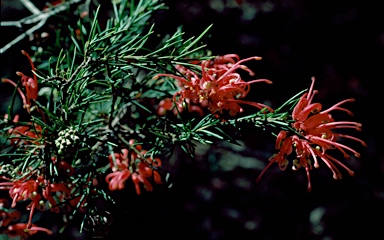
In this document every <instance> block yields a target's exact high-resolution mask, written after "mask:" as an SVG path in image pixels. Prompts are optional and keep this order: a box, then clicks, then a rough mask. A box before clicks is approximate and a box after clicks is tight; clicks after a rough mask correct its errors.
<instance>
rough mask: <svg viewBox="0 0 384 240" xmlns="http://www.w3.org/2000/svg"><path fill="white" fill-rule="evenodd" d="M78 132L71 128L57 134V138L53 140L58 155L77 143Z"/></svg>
mask: <svg viewBox="0 0 384 240" xmlns="http://www.w3.org/2000/svg"><path fill="white" fill-rule="evenodd" d="M79 140H80V138H79V136H78V132H77V130H76V129H74V128H73V127H72V126H71V127H69V128H67V129H64V130H62V131H60V132H59V137H58V138H57V139H56V140H55V145H56V147H57V148H58V149H59V151H58V153H59V154H63V153H64V152H65V151H67V150H68V148H70V147H71V146H74V145H75V144H77V143H78V142H79Z"/></svg>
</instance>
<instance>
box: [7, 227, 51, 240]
mask: <svg viewBox="0 0 384 240" xmlns="http://www.w3.org/2000/svg"><path fill="white" fill-rule="evenodd" d="M39 231H42V232H46V233H47V234H52V233H53V232H52V231H51V230H49V229H46V228H43V227H38V226H37V225H35V224H32V225H31V226H28V225H27V224H25V223H16V224H13V225H9V226H8V229H7V231H6V234H7V235H8V236H9V237H20V238H21V239H23V240H26V239H28V237H30V236H32V235H34V234H36V233H37V232H39Z"/></svg>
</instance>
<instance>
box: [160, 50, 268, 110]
mask: <svg viewBox="0 0 384 240" xmlns="http://www.w3.org/2000/svg"><path fill="white" fill-rule="evenodd" d="M260 59H261V57H250V58H246V59H243V60H240V58H239V56H237V55H236V54H227V55H224V56H219V57H216V58H215V59H214V60H206V61H202V62H201V64H200V67H201V76H200V75H198V74H197V73H195V72H193V71H192V70H190V69H187V68H186V67H184V66H180V65H178V66H176V68H177V69H178V70H179V72H180V73H181V74H182V75H183V77H182V76H177V75H173V74H157V75H156V76H155V77H154V78H155V79H157V78H159V77H171V78H174V79H176V80H177V81H178V83H179V85H180V88H181V90H180V91H178V92H176V93H175V94H174V96H173V101H174V102H175V103H176V105H177V107H178V108H179V109H182V108H185V105H186V104H188V105H189V106H191V105H192V103H193V104H198V103H200V105H201V106H202V107H207V108H208V109H209V111H210V112H211V113H212V114H215V115H217V114H222V113H223V110H225V111H228V112H229V115H230V116H235V115H236V114H237V113H239V112H243V111H244V110H243V108H241V107H240V105H239V104H246V105H251V106H254V107H256V108H258V109H264V108H266V109H267V110H268V111H270V112H273V109H272V108H270V107H268V106H266V105H264V104H262V103H256V102H251V101H245V100H242V99H243V98H245V97H246V96H247V94H248V92H249V91H250V84H252V83H256V82H265V83H268V84H271V83H272V82H271V81H270V80H267V79H256V80H251V81H248V82H245V81H244V80H243V79H242V78H241V76H240V74H239V73H236V72H235V71H236V70H237V69H243V70H245V71H247V72H249V74H250V75H254V73H253V72H252V71H251V70H250V69H249V68H248V67H246V66H245V65H243V64H242V63H244V62H246V61H251V60H260ZM165 103H166V102H164V103H163V104H162V106H160V107H161V109H162V111H163V109H167V108H168V109H169V104H168V105H167V107H165V106H166V105H165Z"/></svg>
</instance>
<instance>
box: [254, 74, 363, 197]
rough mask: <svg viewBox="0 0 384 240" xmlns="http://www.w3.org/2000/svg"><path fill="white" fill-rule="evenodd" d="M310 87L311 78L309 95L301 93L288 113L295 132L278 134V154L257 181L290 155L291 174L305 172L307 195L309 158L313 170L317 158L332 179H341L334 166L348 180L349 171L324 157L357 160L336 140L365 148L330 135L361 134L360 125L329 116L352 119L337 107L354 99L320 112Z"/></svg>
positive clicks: (285, 165) (282, 164)
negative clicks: (335, 113)
mask: <svg viewBox="0 0 384 240" xmlns="http://www.w3.org/2000/svg"><path fill="white" fill-rule="evenodd" d="M314 83H315V79H314V78H312V84H311V87H310V89H309V92H307V93H304V95H303V96H302V97H301V98H300V100H299V101H298V103H297V104H296V106H295V108H294V110H293V112H292V119H293V123H292V127H293V129H294V130H295V131H296V132H295V133H294V134H292V135H289V132H288V131H284V130H282V131H280V133H279V134H278V136H277V139H276V145H275V148H276V149H277V150H279V152H278V153H277V154H275V155H273V156H272V157H271V158H270V159H269V160H270V162H269V164H268V165H267V166H266V167H265V169H264V170H263V171H262V172H261V174H260V175H259V177H258V178H257V181H259V180H260V178H261V177H262V175H263V174H264V172H265V171H266V170H267V169H268V168H269V167H270V166H271V165H272V164H273V163H275V162H276V163H277V164H278V165H279V167H280V169H282V170H284V169H285V168H286V167H287V165H288V163H289V162H288V159H287V156H288V155H290V154H291V153H293V152H294V154H295V155H296V157H297V159H295V160H293V166H292V168H293V169H294V170H297V169H299V168H300V167H303V168H305V170H306V173H307V178H308V191H311V188H312V187H311V181H310V174H309V171H310V170H311V169H312V163H311V160H310V159H311V158H312V159H313V161H314V163H313V166H314V167H315V168H318V167H319V163H318V158H319V159H321V160H322V161H323V162H324V163H325V164H326V165H327V166H328V168H329V169H331V171H332V173H333V178H334V179H341V177H342V175H341V173H340V171H339V169H338V168H337V166H341V167H342V168H344V169H346V170H347V171H348V173H349V174H350V175H351V176H353V175H354V172H353V171H352V170H350V169H349V168H348V167H347V166H345V165H344V164H343V163H341V162H340V161H339V160H337V159H336V158H334V157H332V156H330V155H329V154H328V153H327V151H328V150H332V149H337V150H339V151H340V152H341V153H342V154H343V155H344V157H345V158H349V154H348V153H347V151H349V152H351V153H353V154H354V155H355V156H356V157H360V154H359V153H358V152H357V151H355V150H354V149H352V148H350V147H348V146H346V145H344V144H341V143H338V142H337V140H339V139H341V138H347V139H352V140H355V141H358V142H360V143H361V144H362V145H363V146H366V144H365V142H364V141H362V140H361V139H358V138H356V137H353V136H350V135H345V134H341V133H336V132H334V131H333V130H334V129H343V128H344V129H346V128H352V129H356V130H358V131H360V130H361V124H360V123H357V122H350V121H335V120H334V119H333V118H332V115H331V114H330V112H331V111H333V110H340V111H345V112H347V113H348V114H350V115H352V112H351V111H349V110H348V109H345V108H342V107H340V105H342V104H344V103H346V102H353V101H354V99H346V100H344V101H341V102H339V103H337V104H335V105H333V106H332V107H330V108H328V109H326V110H323V111H321V110H322V105H321V104H320V103H312V101H313V97H314V95H315V94H316V93H317V91H316V90H313V85H314Z"/></svg>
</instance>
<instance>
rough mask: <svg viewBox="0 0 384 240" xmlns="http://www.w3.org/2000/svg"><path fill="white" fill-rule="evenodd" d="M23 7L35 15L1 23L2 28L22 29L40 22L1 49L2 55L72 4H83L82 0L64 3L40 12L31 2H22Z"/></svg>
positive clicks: (26, 0)
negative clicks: (26, 25)
mask: <svg viewBox="0 0 384 240" xmlns="http://www.w3.org/2000/svg"><path fill="white" fill-rule="evenodd" d="M20 1H21V3H23V5H24V6H25V7H26V8H27V9H28V10H29V11H31V12H32V13H33V15H31V16H28V17H25V18H23V19H20V20H18V21H5V22H1V23H0V26H16V27H19V28H21V27H22V26H23V25H24V24H32V23H36V22H38V23H37V24H36V25H34V26H33V27H31V28H30V29H28V30H27V31H26V32H24V33H22V34H20V35H19V36H17V37H16V38H15V39H13V40H12V41H11V42H9V43H7V44H6V45H5V46H4V47H2V48H1V49H0V54H2V53H4V52H5V51H7V50H8V49H9V48H11V47H12V46H13V45H15V44H16V43H18V42H19V41H21V40H22V39H23V38H25V37H26V36H28V35H31V34H32V33H33V32H35V31H36V30H37V29H39V28H41V27H42V26H44V24H45V23H46V21H47V19H48V18H49V17H51V16H53V15H55V14H57V13H59V12H62V11H65V10H67V9H68V8H69V6H70V5H71V4H75V3H78V2H81V1H82V0H72V1H68V2H65V3H62V4H60V5H57V6H54V7H52V8H50V9H49V10H47V11H40V10H39V9H38V8H36V6H35V5H34V4H33V3H32V2H30V1H29V0H20Z"/></svg>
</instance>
